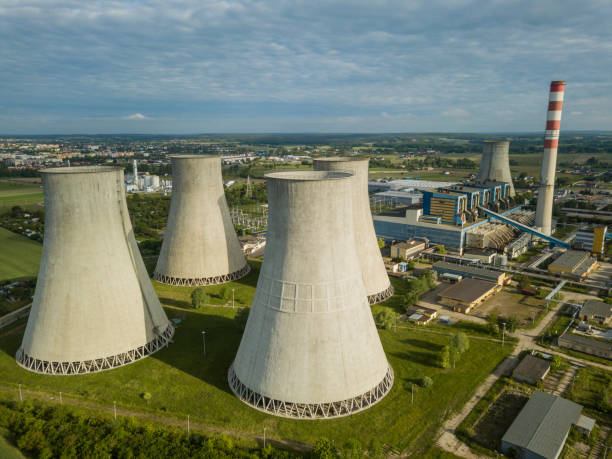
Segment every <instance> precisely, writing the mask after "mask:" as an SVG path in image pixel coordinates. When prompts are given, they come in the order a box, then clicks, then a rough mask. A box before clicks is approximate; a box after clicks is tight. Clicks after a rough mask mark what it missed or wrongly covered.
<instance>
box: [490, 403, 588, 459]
mask: <svg viewBox="0 0 612 459" xmlns="http://www.w3.org/2000/svg"><path fill="white" fill-rule="evenodd" d="M581 412H582V405H579V404H577V403H574V402H571V401H569V400H566V399H564V398H561V397H557V396H556V395H552V394H547V393H546V392H540V391H535V392H534V393H533V395H532V396H531V398H530V399H529V401H528V402H527V404H526V405H525V406H524V407H523V409H522V410H521V412H520V413H519V414H518V416H517V417H516V418H515V419H514V422H513V423H512V425H511V426H510V428H509V429H508V430H507V431H506V433H505V434H504V436H503V438H502V442H505V443H510V444H512V445H516V446H518V447H520V448H522V449H525V450H528V451H530V452H533V453H535V454H537V455H538V456H540V457H558V455H559V453H560V451H561V449H562V448H563V444H564V443H565V439H566V437H567V434H568V432H569V430H570V427H571V426H572V424H575V423H576V422H578V418H579V417H580V413H581Z"/></svg>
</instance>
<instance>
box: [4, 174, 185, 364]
mask: <svg viewBox="0 0 612 459" xmlns="http://www.w3.org/2000/svg"><path fill="white" fill-rule="evenodd" d="M41 173H42V178H43V189H44V199H45V238H44V244H43V253H42V259H41V264H40V270H39V273H38V282H37V284H36V291H35V293H34V299H33V302H32V308H31V312H30V316H29V318H28V323H27V326H26V330H25V334H24V336H23V340H22V343H21V346H20V347H19V349H18V350H17V354H16V360H17V363H18V364H19V365H21V366H22V367H24V368H26V369H27V370H30V371H34V372H36V373H45V374H62V375H66V374H82V373H92V372H98V371H102V370H108V369H111V368H115V367H119V366H122V365H127V364H129V363H132V362H134V361H136V360H139V359H141V358H144V357H146V356H148V355H150V354H153V353H154V352H157V351H158V350H160V349H161V348H163V347H165V346H166V345H167V344H168V343H169V342H170V339H171V338H172V336H173V334H174V328H173V326H172V324H171V323H170V322H169V321H168V318H167V317H166V314H165V312H164V310H163V308H162V306H161V304H160V302H159V299H158V298H157V295H156V293H155V290H153V286H152V285H151V281H150V280H149V276H148V274H147V270H146V268H145V265H144V263H143V261H142V257H141V255H140V251H139V250H138V246H137V245H136V240H135V239H134V231H133V228H132V224H131V222H130V217H129V214H128V209H127V205H126V201H125V187H124V177H123V170H122V169H120V168H115V167H100V166H96V167H63V168H52V169H44V170H42V171H41Z"/></svg>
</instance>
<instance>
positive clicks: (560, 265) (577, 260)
mask: <svg viewBox="0 0 612 459" xmlns="http://www.w3.org/2000/svg"><path fill="white" fill-rule="evenodd" d="M596 262H597V260H595V259H594V258H591V257H590V256H589V254H588V253H586V252H581V251H579V250H568V251H566V252H565V253H563V254H562V255H561V256H560V257H559V258H557V259H556V260H555V261H553V262H552V263H551V264H550V265H549V268H552V269H553V270H554V269H555V268H557V269H569V270H571V271H572V273H574V274H576V275H577V276H582V275H584V274H586V273H588V272H589V270H590V269H591V266H592V265H593V264H595V263H596Z"/></svg>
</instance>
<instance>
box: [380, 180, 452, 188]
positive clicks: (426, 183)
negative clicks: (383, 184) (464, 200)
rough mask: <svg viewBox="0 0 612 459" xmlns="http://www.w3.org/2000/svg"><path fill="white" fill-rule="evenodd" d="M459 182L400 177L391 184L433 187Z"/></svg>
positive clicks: (408, 186) (410, 186) (409, 186)
mask: <svg viewBox="0 0 612 459" xmlns="http://www.w3.org/2000/svg"><path fill="white" fill-rule="evenodd" d="M455 183H457V182H438V181H434V180H417V179H400V180H392V181H391V182H389V184H390V185H391V186H404V187H407V188H415V189H425V190H429V189H433V188H441V187H447V186H451V185H454V184H455Z"/></svg>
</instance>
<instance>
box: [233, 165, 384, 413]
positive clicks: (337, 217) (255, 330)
mask: <svg viewBox="0 0 612 459" xmlns="http://www.w3.org/2000/svg"><path fill="white" fill-rule="evenodd" d="M351 177H352V176H351V174H349V173H346V172H327V171H306V172H297V171H294V172H276V173H270V174H267V175H266V179H267V186H268V202H269V214H268V218H269V223H268V242H267V246H266V256H265V257H264V261H263V264H262V267H261V271H260V275H259V280H258V283H257V288H256V290H255V297H254V299H253V305H252V307H251V311H250V314H249V318H248V321H247V324H246V328H245V331H244V334H243V336H242V340H241V342H240V347H239V348H238V352H237V354H236V358H235V360H234V362H233V364H232V366H231V367H230V370H229V373H228V382H229V385H230V387H231V389H232V391H233V392H234V394H236V396H238V397H239V398H240V399H241V400H242V401H243V402H245V403H247V404H248V405H250V406H251V407H253V408H256V409H258V410H260V411H264V412H266V413H270V414H273V415H277V416H283V417H290V418H299V419H320V418H333V417H338V416H346V415H350V414H352V413H355V412H358V411H361V410H364V409H366V408H368V407H370V406H372V405H373V404H375V403H377V402H378V401H380V400H381V399H382V398H383V397H384V396H385V395H386V394H387V393H388V392H389V390H390V389H391V387H392V385H393V370H392V368H391V366H390V365H389V363H388V362H387V358H386V356H385V353H384V351H383V348H382V345H381V342H380V338H379V336H378V332H377V330H376V325H375V324H374V319H373V317H372V313H371V310H370V307H369V304H368V301H367V297H366V293H365V287H364V285H363V280H362V276H361V270H360V269H359V264H358V260H357V250H356V248H355V243H354V239H353V238H354V234H353V233H354V229H353V228H354V219H353V206H352V188H353V184H352V180H351Z"/></svg>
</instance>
